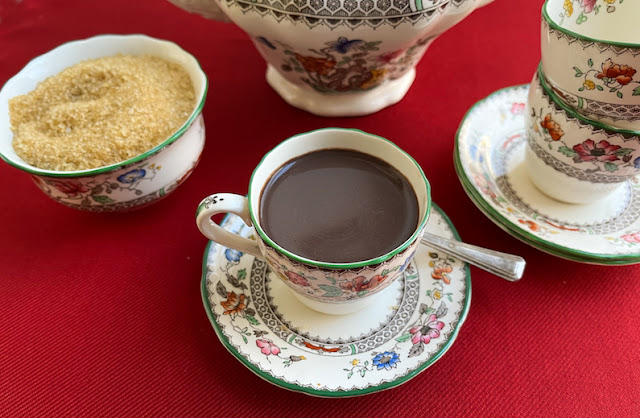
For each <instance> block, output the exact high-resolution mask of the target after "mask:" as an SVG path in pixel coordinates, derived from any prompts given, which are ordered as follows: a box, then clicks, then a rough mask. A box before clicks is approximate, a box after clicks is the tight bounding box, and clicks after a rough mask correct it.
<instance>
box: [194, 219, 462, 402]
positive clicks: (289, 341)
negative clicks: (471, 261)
mask: <svg viewBox="0 0 640 418" xmlns="http://www.w3.org/2000/svg"><path fill="white" fill-rule="evenodd" d="M433 212H434V213H433V215H432V217H431V218H430V220H429V223H428V225H427V230H428V231H429V232H431V233H435V234H439V235H442V236H447V237H455V234H456V233H455V230H454V229H453V226H452V225H451V223H450V221H449V220H448V219H447V218H446V216H445V215H444V214H443V213H442V212H441V211H440V210H439V208H434V211H433ZM223 226H224V227H225V229H228V230H230V231H233V232H234V233H240V234H243V235H244V236H250V235H251V234H253V230H252V229H251V228H249V227H247V226H246V225H244V223H243V222H242V221H241V220H240V219H238V218H236V217H235V216H229V217H228V218H227V219H225V221H224V222H223ZM415 260H416V262H413V263H410V264H409V265H408V266H407V267H406V270H405V272H404V274H403V277H402V278H401V279H399V280H397V281H396V282H394V283H393V285H392V286H391V287H390V288H389V289H388V290H386V291H385V292H384V293H383V294H381V295H380V297H381V298H380V299H379V300H378V302H379V303H377V304H376V306H371V307H370V308H365V309H364V310H363V311H359V312H356V313H354V314H348V315H340V316H332V315H329V316H327V315H323V314H319V313H317V312H315V311H313V310H311V309H309V308H306V307H305V306H304V305H301V304H300V302H298V301H297V299H296V298H294V297H293V295H292V294H291V292H290V290H288V289H287V288H286V287H285V286H284V284H283V283H282V282H281V281H280V280H278V279H277V278H276V277H275V275H274V273H273V272H272V271H271V270H270V269H269V268H268V265H267V263H266V262H264V261H263V260H260V259H259V258H255V257H253V256H250V255H248V254H243V253H240V252H238V251H236V250H230V249H228V248H225V247H223V246H221V245H219V244H215V243H213V242H211V243H210V244H209V246H208V247H207V250H206V251H205V258H204V263H205V268H204V269H203V270H204V271H205V273H204V274H203V277H202V294H203V300H204V304H205V308H206V310H207V313H208V314H209V318H210V320H211V322H212V325H213V327H214V329H215V330H216V333H217V334H218V337H219V338H220V340H221V342H222V343H223V344H224V345H225V346H226V347H227V348H228V349H229V350H230V351H231V353H232V354H233V355H234V356H235V357H237V358H238V359H239V360H241V362H242V363H243V364H245V365H246V366H247V367H249V368H250V369H251V370H252V371H253V372H254V373H256V374H258V375H259V376H260V377H262V378H264V379H266V380H267V381H269V382H271V383H273V384H275V385H278V386H281V387H284V388H287V389H291V390H294V391H299V392H303V393H307V394H311V395H316V396H326V397H342V396H355V395H363V394H367V393H373V392H377V391H379V390H383V389H388V388H391V387H395V386H397V385H400V384H402V383H404V382H405V381H407V380H408V379H410V378H411V377H413V376H414V375H415V373H417V372H419V371H421V370H424V369H425V368H426V367H428V366H429V365H431V364H432V363H434V362H435V361H437V360H438V359H439V358H440V357H441V355H442V354H443V353H444V352H446V351H447V350H448V348H449V347H450V346H451V344H452V343H453V341H454V339H455V337H456V334H457V332H458V330H459V328H460V326H461V325H462V323H463V322H464V319H465V317H466V314H467V311H468V309H469V302H470V271H469V268H468V265H467V264H465V263H463V262H461V261H460V260H456V259H454V258H451V257H450V256H448V255H446V254H441V253H438V252H435V251H432V250H430V249H428V247H426V246H421V247H419V248H418V250H417V254H416V258H415ZM418 265H419V266H420V267H419V268H418V267H416V266H418Z"/></svg>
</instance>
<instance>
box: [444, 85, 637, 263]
mask: <svg viewBox="0 0 640 418" xmlns="http://www.w3.org/2000/svg"><path fill="white" fill-rule="evenodd" d="M528 87H529V85H527V84H523V85H518V86H511V87H505V88H502V89H500V90H497V91H495V92H493V93H491V94H490V95H489V96H487V97H485V98H484V99H482V100H480V101H478V102H476V103H475V104H474V105H473V106H471V108H470V109H469V110H468V111H467V113H466V114H465V115H464V117H463V119H462V122H461V123H460V126H459V127H458V131H457V132H456V136H455V143H454V152H453V155H454V167H455V170H456V173H457V174H458V179H459V180H460V183H461V185H462V188H463V190H465V192H466V193H467V194H468V195H469V198H470V199H471V201H472V202H473V203H474V204H475V205H477V206H478V205H479V209H480V210H481V211H482V212H483V213H484V214H485V215H486V216H487V217H488V218H489V219H490V220H491V221H493V222H494V223H495V224H496V225H498V226H499V227H500V228H502V229H504V230H505V231H507V232H508V233H510V234H511V232H514V233H515V235H514V234H511V235H514V236H515V237H516V238H518V239H521V240H522V241H523V242H525V243H526V244H529V245H531V246H533V247H535V248H538V249H540V250H543V251H545V252H548V253H550V254H553V255H557V256H559V257H562V258H567V259H570V260H573V261H581V262H589V263H593V264H604V265H626V264H636V263H639V262H640V254H617V255H616V254H611V255H608V254H597V253H591V252H587V251H581V250H578V249H573V248H568V247H565V246H562V245H559V244H555V243H553V242H550V241H546V240H544V239H541V238H539V237H537V236H536V235H533V234H531V233H529V232H528V231H526V230H524V229H521V228H519V230H518V231H517V232H516V228H517V226H515V225H514V224H513V222H511V221H510V220H509V219H507V218H506V217H505V216H504V215H502V214H501V213H500V212H498V211H497V210H495V209H494V208H493V207H491V206H490V205H488V204H483V203H482V202H485V200H484V199H483V198H482V196H481V195H480V193H479V192H478V191H477V189H476V187H475V186H474V185H473V182H472V180H471V179H470V178H469V177H468V176H467V173H466V172H465V169H464V166H463V165H462V160H461V159H460V135H461V132H462V128H463V127H464V125H465V123H466V122H467V120H468V119H469V116H470V115H471V113H472V112H474V111H475V109H476V108H477V107H478V106H480V105H481V104H483V103H484V102H485V101H487V100H489V99H490V98H492V97H493V96H495V95H497V94H500V93H502V92H505V91H509V90H515V89H523V88H528ZM525 96H526V95H525ZM509 225H514V228H510V227H509Z"/></svg>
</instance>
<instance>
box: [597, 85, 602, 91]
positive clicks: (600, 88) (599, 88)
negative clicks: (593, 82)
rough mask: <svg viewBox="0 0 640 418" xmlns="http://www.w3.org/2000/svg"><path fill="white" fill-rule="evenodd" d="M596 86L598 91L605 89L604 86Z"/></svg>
mask: <svg viewBox="0 0 640 418" xmlns="http://www.w3.org/2000/svg"><path fill="white" fill-rule="evenodd" d="M596 88H597V89H598V91H602V90H604V89H603V88H602V86H596Z"/></svg>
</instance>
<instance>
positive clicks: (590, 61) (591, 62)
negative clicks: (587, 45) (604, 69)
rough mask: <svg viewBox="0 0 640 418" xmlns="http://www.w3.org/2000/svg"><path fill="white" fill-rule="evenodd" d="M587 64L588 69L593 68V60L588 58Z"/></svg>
mask: <svg viewBox="0 0 640 418" xmlns="http://www.w3.org/2000/svg"><path fill="white" fill-rule="evenodd" d="M587 64H589V67H593V60H592V59H591V58H589V61H587Z"/></svg>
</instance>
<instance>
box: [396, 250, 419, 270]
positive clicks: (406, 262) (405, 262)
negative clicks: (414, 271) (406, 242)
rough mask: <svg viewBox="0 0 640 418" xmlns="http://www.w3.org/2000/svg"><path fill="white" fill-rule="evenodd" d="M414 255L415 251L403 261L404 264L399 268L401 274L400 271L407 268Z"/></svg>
mask: <svg viewBox="0 0 640 418" xmlns="http://www.w3.org/2000/svg"><path fill="white" fill-rule="evenodd" d="M415 253H416V252H415V251H414V252H412V253H411V255H410V256H409V257H407V259H406V260H404V264H403V265H402V267H400V271H401V272H402V271H404V269H406V268H407V266H408V265H409V262H410V261H411V260H412V259H413V255H414V254H415Z"/></svg>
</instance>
